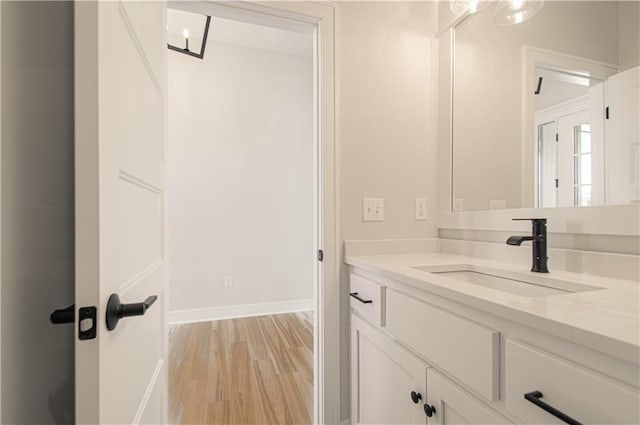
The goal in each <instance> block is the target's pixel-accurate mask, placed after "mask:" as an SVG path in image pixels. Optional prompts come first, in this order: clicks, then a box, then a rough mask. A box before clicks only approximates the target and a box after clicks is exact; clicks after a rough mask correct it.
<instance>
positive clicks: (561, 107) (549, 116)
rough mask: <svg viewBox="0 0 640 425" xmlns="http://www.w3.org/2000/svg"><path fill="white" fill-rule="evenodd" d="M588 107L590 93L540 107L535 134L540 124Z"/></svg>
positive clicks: (537, 113) (537, 112)
mask: <svg viewBox="0 0 640 425" xmlns="http://www.w3.org/2000/svg"><path fill="white" fill-rule="evenodd" d="M586 109H589V95H588V94H584V95H580V96H578V97H574V98H573V99H569V100H565V101H564V102H560V103H557V104H555V105H551V106H547V107H546V108H544V109H540V110H539V111H536V119H535V121H536V125H535V126H536V132H535V133H534V134H537V127H538V125H540V124H544V123H547V122H551V121H555V120H556V119H558V118H560V117H564V116H566V115H571V114H573V113H575V112H579V111H584V110H586Z"/></svg>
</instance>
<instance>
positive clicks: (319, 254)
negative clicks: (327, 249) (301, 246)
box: [318, 249, 324, 261]
mask: <svg viewBox="0 0 640 425" xmlns="http://www.w3.org/2000/svg"><path fill="white" fill-rule="evenodd" d="M323 260H324V252H323V251H322V250H321V249H319V250H318V261H323Z"/></svg>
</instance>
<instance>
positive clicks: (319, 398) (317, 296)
mask: <svg viewBox="0 0 640 425" xmlns="http://www.w3.org/2000/svg"><path fill="white" fill-rule="evenodd" d="M167 6H168V7H175V8H176V9H182V10H190V11H193V12H197V13H203V12H205V13H210V14H212V15H216V16H219V17H224V18H229V19H238V20H242V21H246V20H247V17H250V18H251V20H252V21H253V23H260V22H261V21H264V20H273V19H277V20H279V21H282V22H283V23H285V25H287V26H291V27H292V28H295V27H300V26H307V27H309V28H310V29H312V31H313V43H314V54H313V60H314V63H313V67H314V70H313V85H314V108H313V110H314V124H313V126H314V142H313V143H314V175H315V177H316V178H315V182H314V202H315V205H314V223H315V230H314V245H315V246H316V247H317V249H321V250H322V251H323V253H324V255H323V260H322V262H320V261H318V262H317V263H316V264H317V269H316V271H315V273H314V275H315V276H314V277H315V278H314V285H313V287H314V288H313V292H314V302H315V305H314V308H315V313H316V314H314V323H313V325H314V326H313V328H314V350H313V364H314V380H313V381H314V383H313V387H314V388H313V401H314V411H313V423H332V424H337V423H340V298H339V296H340V290H339V289H340V283H339V282H340V275H339V264H340V257H339V256H340V249H339V241H340V239H339V237H338V236H339V233H338V232H339V230H338V229H339V223H338V215H337V212H336V211H337V187H338V179H337V173H336V169H337V168H336V161H337V159H336V158H337V149H336V141H335V140H336V138H335V72H334V71H335V40H334V29H335V8H334V6H333V5H331V4H328V3H311V2H299V1H295V2H293V1H289V2H287V1H282V2H280V1H277V2H269V3H261V2H259V1H224V0H205V1H201V2H188V3H187V2H182V1H169V2H168V4H167ZM165 317H166V316H165Z"/></svg>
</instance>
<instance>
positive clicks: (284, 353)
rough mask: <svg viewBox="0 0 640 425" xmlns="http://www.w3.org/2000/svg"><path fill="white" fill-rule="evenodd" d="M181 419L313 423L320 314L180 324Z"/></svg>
mask: <svg viewBox="0 0 640 425" xmlns="http://www.w3.org/2000/svg"><path fill="white" fill-rule="evenodd" d="M169 345H170V359H169V398H170V400H169V402H170V403H169V409H170V411H169V414H170V416H169V417H170V420H171V421H172V423H174V424H234V425H236V424H310V423H311V422H312V416H313V317H312V313H311V312H303V313H290V314H277V315H271V316H259V317H248V318H241V319H230V320H219V321H215V322H201V323H192V324H185V325H178V326H173V327H172V328H171V330H170V333H169Z"/></svg>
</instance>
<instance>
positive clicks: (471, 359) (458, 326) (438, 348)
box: [386, 290, 500, 400]
mask: <svg viewBox="0 0 640 425" xmlns="http://www.w3.org/2000/svg"><path fill="white" fill-rule="evenodd" d="M386 295H387V310H386V325H387V328H388V329H389V332H391V334H393V335H395V336H396V338H398V339H399V340H400V341H402V342H404V343H405V344H407V345H408V346H410V347H411V348H413V349H414V350H416V351H417V352H418V353H419V354H421V355H423V356H424V357H425V359H426V360H427V361H429V362H433V363H434V366H436V367H437V368H439V369H442V370H443V371H444V372H446V373H448V374H450V375H452V376H454V377H455V378H457V379H459V380H460V381H461V382H464V383H465V384H466V385H468V386H469V387H470V388H472V389H473V390H475V391H476V392H477V393H478V394H480V395H482V396H484V397H485V398H487V399H488V400H497V399H498V397H499V365H500V353H499V350H500V333H499V332H497V331H495V330H493V329H490V328H487V327H485V326H482V325H478V324H477V323H475V322H472V321H470V320H467V319H464V318H462V317H460V316H457V315H454V314H452V313H449V312H447V311H445V310H443V309H440V308H437V307H435V306H433V305H431V304H428V303H425V302H422V301H418V300H415V299H413V298H411V297H409V296H407V295H404V294H401V293H399V292H396V291H393V290H388V291H387V294H386Z"/></svg>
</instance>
